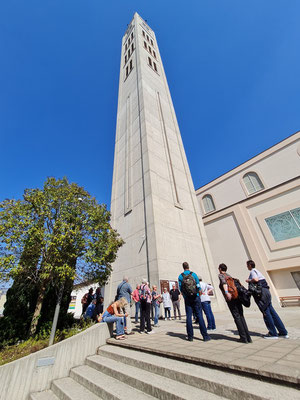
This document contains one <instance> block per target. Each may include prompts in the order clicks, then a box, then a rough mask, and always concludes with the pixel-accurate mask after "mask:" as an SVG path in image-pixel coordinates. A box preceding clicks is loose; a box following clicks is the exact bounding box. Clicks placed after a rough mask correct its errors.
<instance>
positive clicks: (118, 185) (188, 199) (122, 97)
mask: <svg viewBox="0 0 300 400" xmlns="http://www.w3.org/2000/svg"><path fill="white" fill-rule="evenodd" d="M111 213H112V226H113V227H114V228H115V229H117V230H118V232H119V233H120V235H121V236H122V238H123V239H124V241H125V244H124V245H123V247H122V248H121V249H120V251H119V253H118V258H117V260H116V262H115V263H114V269H113V273H112V276H111V279H110V282H109V284H108V285H107V288H106V293H105V297H106V300H107V301H108V300H112V299H113V297H114V296H115V293H116V286H117V285H118V284H119V283H120V282H121V281H122V278H123V276H124V275H125V276H128V278H129V282H130V283H131V284H132V285H133V286H134V287H135V284H137V283H140V282H141V280H142V278H147V279H148V280H149V281H150V283H151V284H156V285H157V286H158V287H159V288H160V287H161V284H164V283H165V282H166V281H177V277H178V275H179V274H180V273H181V272H182V262H184V261H187V262H189V264H190V267H191V269H192V270H193V271H195V272H196V273H198V274H199V275H201V276H202V277H203V280H206V281H208V282H211V283H213V281H215V285H216V284H217V282H216V280H215V277H217V275H216V273H215V271H214V273H213V274H211V272H210V269H211V268H212V258H211V255H210V251H209V247H208V243H207V238H206V235H205V232H204V227H203V223H202V219H201V215H200V211H199V205H198V202H197V199H196V194H195V189H194V186H193V182H192V178H191V174H190V171H189V166H188V163H187V159H186V155H185V151H184V148H183V144H182V139H181V135H180V131H179V127H178V123H177V119H176V115H175V111H174V107H173V103H172V99H171V95H170V92H169V88H168V83H167V79H166V75H165V72H164V68H163V64H162V60H161V56H160V52H159V48H158V44H157V40H156V37H155V34H154V32H153V30H152V29H151V28H150V27H149V26H148V24H147V23H146V22H145V21H144V20H143V19H142V18H141V17H140V16H139V15H138V14H137V13H135V15H134V17H133V19H132V21H131V23H130V24H129V25H128V28H127V30H126V32H125V35H124V36H123V39H122V51H121V66H120V82H119V99H118V114H117V128H116V141H115V158H114V173H113V187H112V198H111ZM214 269H216V268H214Z"/></svg>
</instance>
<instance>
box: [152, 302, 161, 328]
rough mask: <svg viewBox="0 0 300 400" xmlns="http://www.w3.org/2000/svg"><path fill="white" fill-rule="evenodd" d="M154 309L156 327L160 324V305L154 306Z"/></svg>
mask: <svg viewBox="0 0 300 400" xmlns="http://www.w3.org/2000/svg"><path fill="white" fill-rule="evenodd" d="M153 307H154V325H157V324H158V318H159V310H160V304H157V303H156V302H155V304H153Z"/></svg>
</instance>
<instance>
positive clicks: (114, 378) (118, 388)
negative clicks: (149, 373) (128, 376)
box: [70, 358, 153, 400]
mask: <svg viewBox="0 0 300 400" xmlns="http://www.w3.org/2000/svg"><path fill="white" fill-rule="evenodd" d="M105 361H109V362H110V361H111V360H109V359H107V358H106V359H105ZM70 376H71V378H73V379H74V380H75V381H76V383H78V384H80V385H82V386H84V387H85V388H88V389H89V390H91V391H92V392H93V393H94V394H93V396H94V397H93V398H92V399H91V397H82V398H81V399H82V400H83V399H87V400H94V398H95V399H96V398H97V399H99V398H101V399H104V400H128V399H134V400H151V399H152V400H153V397H152V396H149V395H147V394H145V393H142V392H140V391H139V390H137V389H135V388H133V387H131V386H129V385H127V384H126V383H123V382H122V381H121V380H120V379H119V375H118V372H117V371H114V370H111V371H110V374H109V375H106V374H104V373H102V372H100V371H99V370H97V369H95V368H92V367H90V366H88V365H82V366H79V367H76V368H73V369H72V370H71V372H70ZM95 395H96V396H95ZM97 396H98V397H97ZM75 399H76V400H77V397H76V398H75V397H74V400H75ZM79 399H80V398H79V397H78V400H79ZM72 400H73V398H72Z"/></svg>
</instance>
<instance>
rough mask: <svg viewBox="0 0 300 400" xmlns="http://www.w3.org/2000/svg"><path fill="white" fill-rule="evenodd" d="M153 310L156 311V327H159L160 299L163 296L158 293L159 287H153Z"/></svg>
mask: <svg viewBox="0 0 300 400" xmlns="http://www.w3.org/2000/svg"><path fill="white" fill-rule="evenodd" d="M151 295H152V304H151V307H152V310H153V311H154V313H153V314H154V326H155V327H158V326H159V325H158V318H159V309H160V298H161V295H160V294H159V293H158V292H157V286H156V285H153V286H152V293H151Z"/></svg>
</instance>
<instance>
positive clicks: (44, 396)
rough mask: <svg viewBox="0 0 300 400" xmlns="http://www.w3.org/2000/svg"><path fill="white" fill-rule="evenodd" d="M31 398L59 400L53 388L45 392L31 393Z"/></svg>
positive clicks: (31, 399) (32, 399)
mask: <svg viewBox="0 0 300 400" xmlns="http://www.w3.org/2000/svg"><path fill="white" fill-rule="evenodd" d="M29 398H30V400H59V398H58V397H57V396H55V394H54V393H53V392H52V390H45V391H44V392H36V393H31V394H30V396H29Z"/></svg>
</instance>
